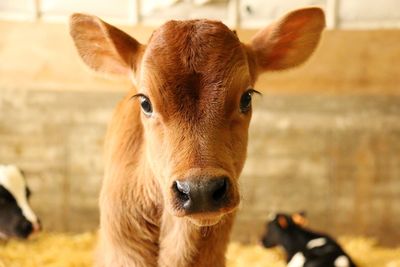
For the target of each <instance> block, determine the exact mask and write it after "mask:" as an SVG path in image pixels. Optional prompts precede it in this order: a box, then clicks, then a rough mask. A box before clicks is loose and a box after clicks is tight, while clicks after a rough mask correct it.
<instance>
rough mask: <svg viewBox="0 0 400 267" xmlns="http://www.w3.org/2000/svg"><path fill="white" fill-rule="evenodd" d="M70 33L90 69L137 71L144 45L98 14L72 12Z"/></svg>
mask: <svg viewBox="0 0 400 267" xmlns="http://www.w3.org/2000/svg"><path fill="white" fill-rule="evenodd" d="M70 34H71V36H72V39H73V40H74V43H75V46H76V48H77V50H78V53H79V55H80V56H81V58H82V59H83V61H84V62H85V63H86V65H88V66H89V67H90V68H91V69H93V70H95V71H98V72H101V73H108V74H122V75H126V76H132V74H133V73H134V72H135V71H136V70H137V66H138V64H139V62H138V61H139V59H140V56H141V53H142V51H143V47H144V46H143V45H141V44H140V43H139V42H138V41H136V40H135V39H134V38H132V37H130V36H129V35H128V34H126V33H124V32H123V31H121V30H119V29H117V28H116V27H114V26H112V25H110V24H108V23H106V22H104V21H102V20H101V19H99V18H98V17H95V16H90V15H86V14H79V13H76V14H73V15H72V16H71V17H70Z"/></svg>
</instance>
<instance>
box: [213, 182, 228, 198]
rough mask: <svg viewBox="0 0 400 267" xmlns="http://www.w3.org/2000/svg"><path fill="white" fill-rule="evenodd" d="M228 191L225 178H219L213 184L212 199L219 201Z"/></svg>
mask: <svg viewBox="0 0 400 267" xmlns="http://www.w3.org/2000/svg"><path fill="white" fill-rule="evenodd" d="M227 191H228V181H227V179H226V178H223V179H220V180H217V181H216V184H215V191H214V193H213V194H212V198H213V200H214V201H216V202H219V201H221V200H222V199H223V198H224V197H225V195H226V192H227Z"/></svg>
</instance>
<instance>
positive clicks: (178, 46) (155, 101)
mask: <svg viewBox="0 0 400 267" xmlns="http://www.w3.org/2000/svg"><path fill="white" fill-rule="evenodd" d="M323 27H324V16H323V13H322V11H321V10H320V9H318V8H308V9H302V10H297V11H294V12H291V13H289V14H288V15H286V16H285V17H283V18H282V19H281V20H279V21H277V22H276V23H274V24H272V25H271V26H269V27H267V28H265V29H263V30H261V31H260V32H258V33H257V34H256V35H255V36H254V37H253V39H252V41H251V43H249V44H244V43H242V42H240V41H239V39H238V37H237V36H236V34H235V33H234V32H233V31H231V30H229V29H228V28H227V27H226V26H225V25H223V24H222V23H220V22H216V21H210V20H189V21H170V22H167V23H166V24H164V25H163V26H161V27H160V28H159V29H158V30H156V31H155V32H154V33H153V35H152V37H151V38H150V40H149V43H148V44H147V45H142V44H140V43H139V42H137V41H136V40H135V39H133V38H132V37H130V36H128V35H127V34H125V33H124V32H122V31H120V30H118V29H117V28H115V27H113V26H111V25H109V24H107V23H105V22H103V21H101V20H100V19H98V18H96V17H93V16H88V15H83V14H74V15H73V16H72V18H71V35H72V37H73V39H74V41H75V45H76V47H77V49H78V52H79V54H80V55H81V57H82V59H83V60H84V61H85V63H86V64H87V65H88V66H89V67H91V68H92V69H94V70H96V71H99V72H103V73H113V74H124V75H127V76H129V77H130V78H131V79H132V80H133V81H134V83H135V84H136V87H137V91H136V92H135V94H134V95H132V96H131V101H132V103H133V104H134V105H138V106H140V109H141V111H140V113H141V114H140V116H138V117H137V119H140V121H141V125H142V128H143V133H142V136H141V140H142V142H143V156H144V157H146V158H147V164H148V165H149V166H150V168H151V170H152V172H153V173H154V175H155V177H156V178H157V179H158V183H159V185H160V188H161V190H162V194H163V197H164V203H165V205H164V206H165V207H166V208H167V210H168V211H169V212H170V213H171V214H174V215H176V216H180V217H187V218H189V219H190V220H191V221H192V222H193V223H195V224H197V225H202V226H204V225H212V224H215V223H217V222H218V221H219V220H220V219H221V218H222V216H223V215H224V214H226V213H229V212H232V211H233V210H234V209H235V208H236V207H237V206H238V204H239V200H240V196H239V188H238V182H237V180H238V177H239V175H240V172H241V170H242V168H243V164H244V161H245V157H246V147H247V135H248V126H249V122H250V118H251V113H252V107H251V99H252V95H253V93H254V92H256V91H255V90H254V89H253V88H254V83H255V80H256V79H257V76H258V75H259V74H260V73H261V72H263V71H267V70H281V69H286V68H290V67H293V66H296V65H298V64H300V63H302V62H303V61H305V60H306V59H307V58H308V57H309V55H310V54H311V53H312V51H313V50H314V48H315V47H316V45H317V43H318V40H319V36H320V33H321V31H322V29H323ZM133 104H132V105H133ZM124 110H126V112H127V114H126V116H127V117H129V116H130V115H131V114H132V113H134V112H137V110H138V109H134V108H131V109H129V108H126V109H124ZM132 138H134V137H133V136H132ZM125 141H129V140H125Z"/></svg>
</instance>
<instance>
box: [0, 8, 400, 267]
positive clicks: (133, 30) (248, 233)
mask: <svg viewBox="0 0 400 267" xmlns="http://www.w3.org/2000/svg"><path fill="white" fill-rule="evenodd" d="M199 2H200V1H198V2H196V1H193V2H191V1H175V2H174V1H171V2H170V3H166V2H164V3H157V1H153V2H152V1H123V0H119V1H116V2H113V4H110V2H109V1H105V0H104V1H96V4H93V1H90V0H85V1H79V3H78V2H73V1H72V2H71V1H62V0H59V1H46V0H43V1H33V0H32V1H22V0H21V1H14V0H13V1H11V0H6V1H2V3H0V17H1V18H2V19H1V21H0V29H1V30H0V32H1V33H2V36H1V38H0V59H1V63H0V92H1V94H0V163H2V164H16V165H18V166H20V167H21V168H22V169H23V170H24V171H25V173H26V179H27V182H28V184H29V186H30V188H31V191H32V192H33V194H32V198H31V205H32V207H33V209H34V210H35V212H36V213H37V214H38V216H39V217H40V218H41V221H42V224H43V229H44V231H45V233H44V234H42V235H40V236H38V237H36V238H32V240H29V241H28V242H20V241H11V242H5V243H3V244H1V250H2V251H1V253H2V254H1V255H2V258H0V263H1V260H2V261H4V263H3V265H5V266H31V265H30V264H35V263H32V262H30V263H29V259H30V258H36V257H37V261H38V264H37V265H32V266H45V265H44V264H49V266H62V265H61V264H65V266H82V265H83V264H84V263H83V262H85V263H86V264H90V263H88V262H90V259H91V257H92V256H91V255H92V253H91V251H92V248H93V243H94V239H95V234H93V233H94V231H96V229H97V227H98V193H99V189H100V182H101V178H102V173H103V159H102V149H103V140H104V135H105V130H106V127H107V122H108V121H109V120H110V117H111V113H112V110H113V109H114V107H115V105H116V103H117V101H118V100H119V99H121V98H122V97H123V95H124V93H125V92H126V91H127V90H128V89H129V88H130V87H131V84H130V83H129V81H126V80H123V79H117V78H104V77H99V76H98V75H95V74H93V73H91V72H89V71H87V69H86V68H85V66H84V65H83V64H82V63H81V61H80V59H79V57H78V55H77V53H76V52H75V50H74V46H73V43H72V41H71V39H70V37H69V34H68V27H67V23H66V21H67V17H68V15H69V14H71V13H72V12H87V13H92V14H96V15H98V16H100V17H102V18H103V19H105V20H106V21H109V22H112V23H114V24H116V25H119V26H120V27H121V28H123V29H124V30H125V31H127V32H128V33H130V34H131V35H132V36H135V37H136V38H137V39H138V40H139V41H141V42H142V43H145V42H146V41H147V39H148V38H149V36H150V35H151V33H152V31H153V29H154V28H155V27H157V26H158V25H160V24H161V23H162V22H164V21H166V20H169V19H189V18H198V17H208V18H211V19H219V20H222V21H223V22H224V23H226V24H227V25H228V26H230V27H231V28H235V29H237V33H238V35H239V37H240V38H241V40H244V41H248V40H250V38H251V36H252V35H253V34H254V33H255V32H256V31H257V29H259V28H262V27H264V26H265V25H267V24H268V23H269V22H271V21H273V20H275V19H276V18H278V17H279V16H281V15H283V14H284V13H285V12H286V11H288V10H291V9H294V8H298V7H301V6H305V5H318V6H320V7H322V8H323V9H324V10H325V12H326V16H327V29H326V31H325V32H324V34H323V36H322V40H321V43H320V45H319V46H318V48H317V50H316V51H315V53H314V55H313V56H312V57H311V58H310V60H309V61H307V62H306V63H305V64H304V65H302V66H300V67H298V68H296V69H293V70H289V71H284V72H273V73H267V74H264V75H262V76H261V77H260V80H259V81H258V83H257V85H256V89H257V90H259V91H261V92H262V93H263V96H262V97H260V98H255V102H254V114H253V118H252V123H251V127H250V137H249V147H248V156H247V162H246V165H245V168H244V170H243V173H242V175H241V179H240V183H241V193H242V204H241V206H240V208H239V212H238V215H237V219H236V223H235V226H234V229H233V232H232V236H231V239H232V242H233V243H232V245H231V246H230V247H229V251H228V255H227V257H228V263H229V264H230V265H229V266H239V265H235V264H241V262H242V264H254V265H252V266H258V265H256V264H259V266H273V265H272V262H275V261H276V262H280V263H277V264H281V265H282V264H284V263H283V262H282V259H283V256H282V254H279V253H278V254H276V253H275V251H270V250H265V249H261V247H259V246H257V245H256V244H258V242H259V240H260V236H261V235H262V233H263V232H264V230H265V229H264V228H265V222H266V220H267V218H268V215H269V214H270V213H271V212H276V211H285V212H295V211H299V210H306V211H307V214H308V218H309V221H310V227H311V228H313V229H316V230H319V231H324V232H328V233H330V234H331V235H333V236H335V237H338V238H339V237H342V238H340V240H343V241H342V243H343V244H344V246H345V247H348V250H349V253H352V254H351V255H352V256H353V257H354V258H355V259H356V260H358V262H360V265H362V266H390V267H392V266H399V264H400V263H399V258H400V255H399V250H398V249H396V247H398V246H399V240H400V230H399V227H398V225H400V205H398V203H399V200H400V178H399V177H400V171H399V170H400V169H399V168H400V156H399V155H400V153H399V152H400V146H399V144H400V143H399V137H400V135H399V134H400V132H399V126H400V123H399V120H398V116H399V112H400V110H399V101H400V100H399V92H400V89H399V76H398V73H399V71H400V69H399V67H398V66H397V65H396V64H395V62H397V61H398V60H399V59H400V49H399V46H398V41H399V40H400V32H399V30H398V26H399V21H400V17H399V15H398V12H396V10H399V8H400V6H399V3H397V2H396V1H390V0H386V1H380V2H376V1H372V0H371V1H360V0H351V1H349V0H346V1H344V0H342V1H339V0H337V1H333V0H326V1H324V0H321V1H310V0H304V1H296V3H294V2H293V1H269V2H268V3H265V2H264V1H257V0H253V1H251V0H249V1H209V2H207V1H204V2H207V3H199ZM82 232H83V233H84V234H80V233H82ZM48 233H51V234H48ZM65 233H69V234H65ZM349 236H351V237H353V238H349ZM375 242H377V245H376V246H375ZM51 244H53V245H51ZM43 247H47V248H48V247H52V248H54V250H53V249H52V250H51V251H50V250H49V251H43ZM60 247H65V248H66V251H64V252H63V251H58V248H60ZM16 251H20V252H21V251H23V252H24V253H17V254H16ZM375 252H376V253H375ZM25 253H26V255H35V257H33V256H32V257H30V256H29V257H28V256H25ZM46 253H50V254H46ZM74 253H77V254H74ZM366 254H367V255H368V256H371V259H369V258H368V259H367V257H366V256H365V255H366ZM41 255H42V256H43V258H41ZM72 255H77V256H76V257H72ZM72 258H73V260H74V259H76V260H78V262H77V263H74V262H70V260H72ZM81 258H82V262H81V261H80V260H81ZM378 258H380V259H379V260H378ZM42 260H43V261H42ZM256 261H257V263H255V262H256ZM46 262H47V263H46ZM51 264H55V265H51ZM278 266H279V265H278Z"/></svg>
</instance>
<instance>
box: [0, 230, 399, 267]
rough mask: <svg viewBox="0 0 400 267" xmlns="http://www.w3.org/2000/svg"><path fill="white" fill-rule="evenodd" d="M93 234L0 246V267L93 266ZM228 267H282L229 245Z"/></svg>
mask: <svg viewBox="0 0 400 267" xmlns="http://www.w3.org/2000/svg"><path fill="white" fill-rule="evenodd" d="M95 242H96V235H95V234H94V233H83V234H76V235H68V234H60V233H58V234H50V233H42V234H40V235H39V236H37V237H35V238H33V239H31V240H28V241H16V240H13V241H9V242H3V243H0V267H85V266H92V264H91V263H92V259H93V247H94V245H95ZM340 243H341V244H343V245H344V247H345V249H346V250H347V251H348V252H349V254H350V255H351V256H352V257H353V258H354V259H355V261H356V262H357V263H358V264H359V265H360V266H361V267H363V266H364V267H400V247H399V248H391V249H390V248H384V247H379V246H377V245H376V243H375V242H374V240H372V239H366V238H361V237H358V238H350V237H347V238H341V239H340ZM227 262H228V264H227V267H284V266H285V262H284V260H283V254H282V252H280V251H279V250H278V249H269V250H267V249H263V248H261V247H260V246H256V245H242V244H239V243H231V244H230V246H229V249H228V253H227Z"/></svg>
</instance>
